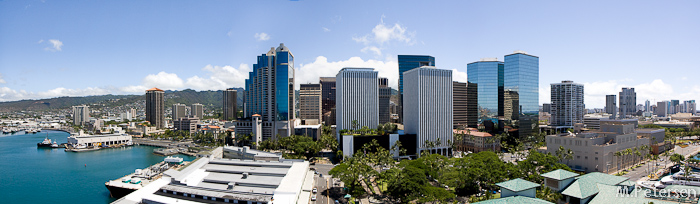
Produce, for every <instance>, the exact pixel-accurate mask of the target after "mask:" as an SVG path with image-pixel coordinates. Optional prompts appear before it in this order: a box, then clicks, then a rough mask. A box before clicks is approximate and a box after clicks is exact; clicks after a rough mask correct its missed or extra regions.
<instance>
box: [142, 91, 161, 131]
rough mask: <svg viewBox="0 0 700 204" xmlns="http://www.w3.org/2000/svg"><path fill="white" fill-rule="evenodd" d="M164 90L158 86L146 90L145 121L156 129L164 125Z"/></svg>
mask: <svg viewBox="0 0 700 204" xmlns="http://www.w3.org/2000/svg"><path fill="white" fill-rule="evenodd" d="M164 95H165V92H164V91H163V90H161V89H159V88H152V89H148V90H146V121H148V122H150V123H151V125H153V126H154V127H156V129H163V127H165V119H164V118H165V98H164V97H163V96H164Z"/></svg>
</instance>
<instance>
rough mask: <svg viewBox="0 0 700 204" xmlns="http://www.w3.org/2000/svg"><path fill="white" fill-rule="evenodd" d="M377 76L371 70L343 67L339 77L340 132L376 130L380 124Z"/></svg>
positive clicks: (338, 113) (337, 97)
mask: <svg viewBox="0 0 700 204" xmlns="http://www.w3.org/2000/svg"><path fill="white" fill-rule="evenodd" d="M377 74H378V72H377V71H374V69H372V68H343V69H341V70H340V71H339V72H338V74H337V75H336V77H335V79H336V100H335V102H336V126H337V127H336V131H337V132H338V133H340V131H341V130H357V129H360V128H362V127H363V126H367V127H368V128H376V127H377V125H379V93H378V92H379V83H378V78H377ZM338 137H340V136H338ZM338 141H340V138H338Z"/></svg>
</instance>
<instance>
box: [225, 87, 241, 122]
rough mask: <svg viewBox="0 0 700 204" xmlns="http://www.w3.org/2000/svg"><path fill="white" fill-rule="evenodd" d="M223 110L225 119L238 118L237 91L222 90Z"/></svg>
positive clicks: (232, 119)
mask: <svg viewBox="0 0 700 204" xmlns="http://www.w3.org/2000/svg"><path fill="white" fill-rule="evenodd" d="M223 110H224V120H225V121H234V120H236V119H237V118H238V91H236V90H235V89H226V90H224V100H223Z"/></svg>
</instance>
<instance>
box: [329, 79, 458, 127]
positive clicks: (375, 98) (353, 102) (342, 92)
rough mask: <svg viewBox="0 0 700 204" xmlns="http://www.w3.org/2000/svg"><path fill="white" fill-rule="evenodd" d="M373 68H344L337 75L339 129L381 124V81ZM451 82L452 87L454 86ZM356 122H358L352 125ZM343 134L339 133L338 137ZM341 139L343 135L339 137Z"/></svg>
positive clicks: (337, 117)
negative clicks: (378, 81) (379, 81)
mask: <svg viewBox="0 0 700 204" xmlns="http://www.w3.org/2000/svg"><path fill="white" fill-rule="evenodd" d="M377 74H378V73H377V72H376V71H374V69H373V68H343V69H341V70H340V71H339V72H338V74H337V75H336V78H335V80H336V82H335V83H336V84H335V85H336V95H335V97H336V100H335V101H336V104H335V105H336V118H335V120H336V125H337V126H336V132H340V130H351V129H360V128H362V127H363V126H367V127H369V128H377V125H379V84H378V83H377V80H378V79H377ZM451 83H452V82H450V86H452V84H451ZM353 121H357V123H356V124H355V125H353ZM338 137H340V136H338ZM338 141H340V138H338Z"/></svg>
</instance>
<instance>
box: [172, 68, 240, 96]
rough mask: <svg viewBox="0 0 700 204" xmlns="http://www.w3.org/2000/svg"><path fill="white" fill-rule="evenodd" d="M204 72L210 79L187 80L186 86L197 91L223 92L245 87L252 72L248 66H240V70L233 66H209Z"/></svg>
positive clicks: (195, 77)
mask: <svg viewBox="0 0 700 204" xmlns="http://www.w3.org/2000/svg"><path fill="white" fill-rule="evenodd" d="M202 70H204V71H206V72H208V75H209V78H203V77H199V76H193V77H190V78H188V79H187V82H185V85H186V86H187V87H188V88H192V89H195V90H223V89H226V88H232V87H244V86H245V79H246V78H248V72H250V71H251V69H250V67H249V66H248V65H247V64H240V65H239V66H238V68H235V67H232V66H223V67H222V66H212V65H207V66H205V67H204V68H202Z"/></svg>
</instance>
